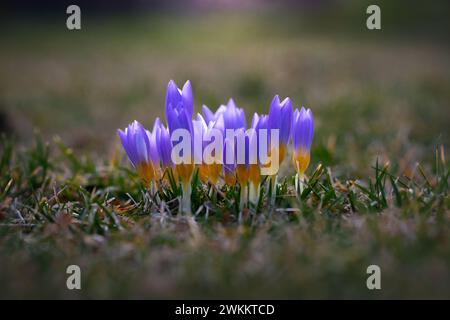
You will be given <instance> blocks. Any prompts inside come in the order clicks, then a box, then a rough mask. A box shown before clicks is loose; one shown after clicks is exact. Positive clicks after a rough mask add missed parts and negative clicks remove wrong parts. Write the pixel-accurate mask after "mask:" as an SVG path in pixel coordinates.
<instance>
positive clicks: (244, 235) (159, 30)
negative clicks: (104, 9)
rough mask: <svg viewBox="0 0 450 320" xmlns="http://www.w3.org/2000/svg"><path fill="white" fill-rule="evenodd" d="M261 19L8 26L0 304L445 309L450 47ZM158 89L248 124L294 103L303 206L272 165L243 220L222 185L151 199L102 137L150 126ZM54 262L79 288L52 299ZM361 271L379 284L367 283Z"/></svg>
mask: <svg viewBox="0 0 450 320" xmlns="http://www.w3.org/2000/svg"><path fill="white" fill-rule="evenodd" d="M262 17H263V18H259V19H258V18H257V17H255V16H251V17H246V16H245V15H244V16H232V17H231V18H230V17H227V16H223V17H217V16H212V17H203V16H194V17H191V18H186V19H179V17H169V16H163V17H159V18H156V19H152V18H149V19H141V20H138V22H136V23H134V24H133V23H130V20H120V19H118V20H115V21H113V22H111V21H107V20H105V21H101V23H99V24H96V25H92V24H89V23H87V22H88V20H85V22H86V23H87V24H85V26H86V28H87V29H86V32H82V33H69V34H68V33H67V32H66V31H65V30H64V31H63V30H61V29H58V26H57V25H56V26H40V25H39V24H37V25H34V26H33V28H25V27H24V26H21V27H17V28H14V26H12V27H11V28H10V29H8V30H11V32H10V36H7V37H5V39H4V46H3V48H2V50H1V52H0V69H1V70H2V72H1V73H0V129H1V130H2V131H7V134H6V135H3V136H2V138H1V143H0V172H1V174H0V270H1V272H0V284H1V285H0V297H1V298H54V297H58V298H129V297H131V298H373V299H377V298H447V299H448V298H450V289H449V286H448V283H450V271H449V270H450V266H449V261H450V238H449V237H450V233H449V224H450V200H449V197H448V189H449V187H448V185H449V164H448V161H447V160H446V158H448V151H447V150H448V145H449V143H450V140H449V139H450V136H449V132H448V123H449V121H450V119H449V113H448V112H447V109H448V105H449V101H450V96H449V92H450V77H449V74H448V72H447V70H449V67H450V66H449V61H450V60H449V59H448V57H449V49H448V46H446V45H445V43H442V42H440V41H435V40H433V39H428V38H426V39H424V38H421V37H415V36H414V35H408V36H407V37H405V36H402V35H395V34H392V33H389V32H390V31H389V30H390V28H389V26H390V25H389V24H386V26H387V27H386V32H385V33H381V34H378V35H373V34H367V33H365V30H360V29H358V32H356V33H355V34H353V33H343V32H342V31H341V32H339V31H337V33H336V32H335V33H333V32H331V31H330V29H327V24H324V25H322V27H321V28H322V29H323V28H325V30H322V31H320V30H315V31H312V30H308V29H306V30H305V28H303V27H305V26H308V25H309V23H307V22H302V23H301V24H300V25H299V24H298V20H299V19H297V17H289V16H283V19H281V20H280V19H279V17H278V18H277V19H266V17H265V16H262ZM300 20H301V19H300ZM302 21H303V20H302ZM333 21H334V20H331V22H330V21H329V23H330V24H333ZM383 21H389V20H387V19H386V20H383ZM348 23H349V25H348V28H349V29H352V30H354V28H353V23H358V25H359V24H360V22H359V20H358V21H357V19H356V20H349V22H348ZM88 27H89V28H88ZM299 27H301V28H299ZM330 28H331V29H333V27H330ZM319 29H320V28H319ZM180 30H183V32H180ZM443 30H444V29H443ZM383 32H384V30H383ZM12 35H13V36H12ZM187 35H189V36H187ZM354 37H356V39H354ZM438 38H439V37H438ZM171 78H174V79H175V80H177V82H178V83H181V82H184V81H185V80H186V79H190V80H191V81H192V83H193V89H194V96H195V106H196V108H197V110H199V107H200V106H201V103H206V104H208V105H209V106H210V107H211V108H215V107H217V105H218V104H220V103H223V102H225V101H226V100H227V99H228V98H229V97H230V96H233V97H234V98H235V101H236V102H237V103H238V105H239V106H240V107H244V108H245V109H246V111H247V120H249V118H250V117H251V113H252V112H253V111H258V112H267V109H268V104H269V102H270V100H271V98H272V97H273V95H274V94H276V93H278V94H280V95H281V96H283V97H284V96H290V97H291V98H292V100H293V102H294V104H295V105H296V106H301V105H305V106H306V107H309V108H311V109H312V110H313V113H314V117H315V120H316V132H315V138H314V143H313V149H312V164H311V166H310V168H309V169H308V176H309V177H310V180H309V184H308V186H306V188H305V189H304V191H303V192H302V194H301V195H297V194H296V193H295V190H294V181H293V180H294V175H293V173H294V170H293V168H292V165H291V163H290V161H287V160H286V161H285V163H284V164H283V166H282V168H281V172H280V186H279V188H278V190H277V197H276V205H275V208H269V206H268V201H267V198H268V195H267V193H268V192H269V188H268V186H267V184H266V185H264V188H263V189H264V192H265V197H264V198H263V200H262V201H261V203H260V204H259V206H258V208H251V210H248V211H246V212H244V214H243V216H242V221H241V222H239V214H238V210H237V208H238V203H237V201H239V196H238V195H239V190H238V187H236V188H222V187H220V188H219V190H218V192H217V193H214V192H213V193H211V192H209V191H210V190H209V187H207V186H204V185H199V184H198V183H197V182H196V181H194V186H193V198H192V203H193V212H194V215H193V216H184V215H179V214H178V213H177V206H178V200H177V198H178V196H179V193H180V190H179V188H177V187H176V186H174V185H171V184H169V185H167V187H166V188H164V190H162V191H161V192H160V194H158V196H157V197H153V196H151V195H150V194H149V193H148V192H147V191H146V190H145V189H144V188H143V185H142V183H141V182H140V181H139V179H138V178H137V176H136V174H135V173H134V172H133V170H132V168H131V166H130V165H129V163H128V162H127V161H126V159H125V158H124V153H123V152H122V150H121V149H120V146H119V144H118V139H117V137H116V130H117V128H123V127H124V126H125V125H126V124H127V123H129V122H131V121H132V120H134V119H138V120H141V121H142V122H143V123H144V125H146V126H150V125H151V123H152V121H153V119H154V117H156V116H163V113H164V112H163V105H164V89H165V86H166V84H167V82H168V80H169V79H171ZM34 128H39V132H36V131H34ZM55 136H60V137H61V138H58V137H56V138H55ZM287 159H288V158H287ZM209 195H211V196H209ZM71 264H77V265H79V266H80V267H81V270H82V290H81V291H69V290H67V289H66V285H65V283H66V277H67V275H66V272H65V271H66V268H67V266H68V265H71ZM371 264H376V265H379V266H380V267H381V271H382V290H380V291H369V290H368V289H367V288H366V279H367V274H366V268H367V266H369V265H371Z"/></svg>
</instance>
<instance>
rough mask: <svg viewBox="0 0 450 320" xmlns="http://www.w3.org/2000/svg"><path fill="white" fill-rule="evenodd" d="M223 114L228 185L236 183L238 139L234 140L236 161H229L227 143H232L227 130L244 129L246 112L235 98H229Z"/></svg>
mask: <svg viewBox="0 0 450 320" xmlns="http://www.w3.org/2000/svg"><path fill="white" fill-rule="evenodd" d="M221 115H222V116H223V123H224V130H225V140H224V148H223V150H224V151H223V155H224V165H223V173H224V180H225V183H226V184H228V185H234V184H235V183H236V139H235V140H234V145H235V150H234V161H232V162H229V161H227V159H226V158H227V145H228V144H229V143H230V142H229V141H228V139H229V138H226V136H227V130H229V129H231V130H237V129H244V130H245V127H246V121H245V113H244V109H241V108H238V107H237V106H236V104H235V103H234V101H233V99H230V100H228V103H227V105H226V108H223V111H222V112H221Z"/></svg>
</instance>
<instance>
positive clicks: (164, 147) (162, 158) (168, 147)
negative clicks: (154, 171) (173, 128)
mask: <svg viewBox="0 0 450 320" xmlns="http://www.w3.org/2000/svg"><path fill="white" fill-rule="evenodd" d="M153 137H154V139H155V144H156V147H157V149H158V154H159V159H158V160H159V161H158V165H159V166H160V169H161V170H160V172H159V173H160V175H161V176H162V175H163V174H164V171H165V170H166V169H167V168H172V167H173V162H172V157H171V154H172V141H171V140H170V134H169V130H168V129H167V128H166V127H165V126H164V124H162V123H161V120H160V119H159V118H156V120H155V124H154V126H153Z"/></svg>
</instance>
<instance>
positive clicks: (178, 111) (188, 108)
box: [166, 80, 194, 184]
mask: <svg viewBox="0 0 450 320" xmlns="http://www.w3.org/2000/svg"><path fill="white" fill-rule="evenodd" d="M193 110H194V105H193V95H192V88H191V83H190V82H189V80H188V81H186V83H185V84H184V86H183V89H182V90H180V89H178V87H177V85H176V84H175V82H174V81H173V80H170V81H169V84H168V85H167V94H166V119H167V126H168V128H169V133H170V134H171V135H172V133H173V132H174V131H175V130H177V129H185V130H187V131H188V132H189V134H190V135H191V137H192V136H193V128H192V114H193ZM191 154H192V153H191ZM193 170H194V165H193V161H192V159H190V161H189V163H181V164H177V165H176V171H177V173H178V177H180V178H181V180H182V182H183V183H184V184H188V183H190V180H191V177H192V173H193Z"/></svg>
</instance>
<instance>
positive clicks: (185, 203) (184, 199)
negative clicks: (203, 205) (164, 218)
mask: <svg viewBox="0 0 450 320" xmlns="http://www.w3.org/2000/svg"><path fill="white" fill-rule="evenodd" d="M181 190H182V192H183V194H182V196H181V202H180V212H181V213H186V214H188V215H190V214H192V212H191V192H192V187H191V184H190V183H182V184H181Z"/></svg>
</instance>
